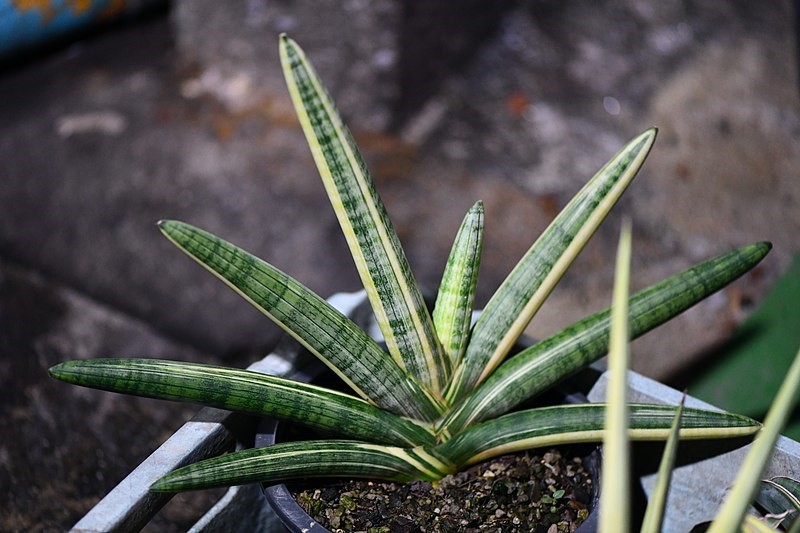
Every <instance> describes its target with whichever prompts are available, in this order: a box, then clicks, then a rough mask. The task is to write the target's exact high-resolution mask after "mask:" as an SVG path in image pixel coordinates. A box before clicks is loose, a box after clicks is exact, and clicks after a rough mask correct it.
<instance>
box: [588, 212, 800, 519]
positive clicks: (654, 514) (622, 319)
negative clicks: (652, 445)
mask: <svg viewBox="0 0 800 533" xmlns="http://www.w3.org/2000/svg"><path fill="white" fill-rule="evenodd" d="M630 255H631V235H630V227H629V226H628V225H626V226H624V227H623V230H622V234H621V236H620V242H619V248H618V251H617V264H616V275H615V283H614V301H613V306H612V315H611V332H610V340H609V354H608V367H609V380H608V389H607V392H606V396H607V401H608V404H607V405H606V428H605V435H604V437H603V451H604V457H603V467H604V469H603V472H604V475H603V476H602V480H601V482H602V487H601V497H600V520H599V527H598V531H599V532H600V533H627V532H628V531H630V530H631V517H632V514H631V497H630V486H631V485H630V479H629V478H630V474H631V467H630V463H631V462H632V461H631V459H632V458H631V450H630V447H629V442H628V440H629V434H628V416H629V415H628V405H627V401H626V393H627V375H628V359H629V353H628V350H629V349H628V338H629V334H628V327H629V325H628V307H627V306H628V301H627V300H628V284H629V279H630ZM798 392H800V352H798V353H797V355H796V356H795V359H794V362H793V363H792V365H791V368H789V370H788V371H787V373H786V377H785V379H784V382H783V384H782V385H781V388H780V390H779V391H778V394H777V396H776V397H775V400H774V402H773V404H772V406H771V407H770V409H769V413H767V416H766V418H765V420H764V426H763V427H762V428H761V430H760V431H759V433H758V435H757V436H756V438H755V441H754V442H753V445H752V447H751V450H750V452H749V453H748V454H747V457H746V458H745V460H744V462H743V464H742V465H741V468H740V469H739V471H738V474H737V475H736V480H735V482H734V483H733V485H732V486H731V488H730V491H729V492H728V493H727V495H726V497H725V499H724V502H723V504H722V506H721V507H720V509H719V510H718V511H717V514H716V517H715V519H714V520H713V522H710V523H709V524H700V525H698V527H696V528H693V529H692V531H695V530H697V529H698V528H702V527H704V526H706V525H707V526H708V529H702V530H703V531H708V532H709V533H736V532H739V531H742V532H746V533H750V532H752V533H760V532H763V533H772V532H774V531H776V530H777V527H778V526H779V525H781V526H783V527H784V530H787V531H790V532H792V533H794V532H797V531H800V521H798V520H796V518H797V513H798V511H800V483H798V482H797V481H795V480H792V479H789V478H786V477H777V478H773V479H770V480H761V476H762V475H763V473H764V470H765V468H766V466H767V463H768V462H769V459H770V457H771V456H772V452H773V450H774V448H775V444H776V442H777V439H778V437H779V436H780V432H781V430H782V429H783V427H784V426H785V425H786V422H787V420H788V418H789V415H790V414H791V412H792V408H793V407H794V404H795V401H796V398H797V394H798ZM684 399H685V396H684ZM684 412H685V408H684V407H683V401H681V405H679V406H678V410H677V412H676V413H675V418H674V420H673V423H672V429H671V430H670V434H669V437H668V438H667V442H666V445H665V447H664V454H663V457H662V459H661V464H660V466H659V469H658V475H657V482H656V485H655V488H654V490H653V493H652V495H651V497H650V499H649V501H648V504H647V508H646V511H645V513H644V517H643V520H642V525H641V529H640V531H641V533H658V532H660V531H662V527H663V526H664V516H665V512H666V510H667V495H668V493H669V484H670V481H671V478H672V469H673V468H674V466H675V458H676V452H677V448H678V440H679V438H680V436H681V434H680V432H681V429H680V428H681V427H682V425H683V424H682V420H683V416H684ZM726 466H728V467H729V466H730V465H726ZM759 487H760V489H761V490H760V491H759ZM709 488H710V489H712V490H714V489H717V490H718V489H719V487H709ZM724 488H727V487H724ZM754 497H755V500H756V501H757V502H758V504H759V505H761V506H762V507H763V508H764V509H765V510H766V511H767V512H768V513H769V512H773V513H774V514H772V515H769V514H768V515H767V516H765V517H764V518H763V519H759V518H756V516H755V515H753V514H749V513H748V512H747V511H748V509H749V507H750V504H751V503H752V502H753V499H754ZM675 511H678V512H680V510H679V509H676V510H675ZM673 527H674V525H673Z"/></svg>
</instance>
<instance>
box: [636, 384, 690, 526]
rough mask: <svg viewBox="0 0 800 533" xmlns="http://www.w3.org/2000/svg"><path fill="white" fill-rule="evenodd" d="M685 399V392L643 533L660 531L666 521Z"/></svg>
mask: <svg viewBox="0 0 800 533" xmlns="http://www.w3.org/2000/svg"><path fill="white" fill-rule="evenodd" d="M685 399H686V395H685V394H684V396H683V398H682V399H681V403H680V404H679V405H678V409H677V410H676V411H675V419H674V420H673V422H672V427H671V428H670V431H669V437H668V438H667V444H666V445H665V446H664V453H663V455H662V456H661V463H660V464H659V466H658V477H657V478H656V486H655V488H654V489H653V493H652V494H651V495H650V499H649V500H648V502H647V510H646V511H645V513H644V520H643V521H642V529H641V533H659V532H660V531H661V528H662V525H663V522H664V510H665V509H666V507H667V497H668V496H669V486H670V482H671V481H672V471H673V469H674V468H675V458H676V457H677V454H678V442H679V441H680V436H679V431H680V427H681V421H682V419H683V409H684V407H683V403H684V400H685Z"/></svg>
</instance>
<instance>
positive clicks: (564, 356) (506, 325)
mask: <svg viewBox="0 0 800 533" xmlns="http://www.w3.org/2000/svg"><path fill="white" fill-rule="evenodd" d="M280 54H281V60H282V64H283V69H284V73H285V76H286V80H287V83H288V86H289V92H290V94H291V98H292V101H293V103H294V106H295V109H296V111H297V114H298V117H299V119H300V123H301V125H302V128H303V131H304V132H305V135H306V138H307V140H308V143H309V145H310V147H311V152H312V155H313V157H314V160H315V162H316V164H317V167H318V169H319V172H320V174H321V176H322V181H323V183H324V184H325V188H326V190H327V193H328V196H329V197H330V200H331V204H332V205H333V208H334V211H335V212H336V215H337V217H338V220H339V223H340V224H341V227H342V230H343V231H344V234H345V237H346V240H347V243H348V245H349V247H350V251H351V253H352V256H353V259H354V261H355V264H356V267H357V269H358V272H359V274H360V276H361V280H362V282H363V285H364V287H365V289H366V293H367V295H368V297H369V301H370V303H371V304H372V308H373V310H374V313H375V316H376V318H377V322H378V324H379V325H380V328H381V332H382V334H383V337H384V339H385V344H386V348H385V349H384V348H382V347H381V346H380V345H379V344H377V343H376V342H375V341H374V340H373V339H372V338H370V336H369V335H367V333H365V332H364V331H362V330H361V329H359V328H358V327H357V326H356V325H355V324H354V323H353V322H351V321H350V320H349V319H348V318H347V317H345V316H344V315H342V314H341V313H340V312H338V311H337V310H335V309H334V308H333V307H332V306H331V305H329V304H328V303H327V302H326V301H325V300H324V299H322V298H320V297H319V296H317V295H316V294H314V293H312V292H311V291H310V290H309V289H307V288H305V287H304V286H303V285H301V284H300V283H298V282H297V281H296V280H294V279H292V278H291V277H289V276H288V275H287V274H284V273H283V272H281V271H279V270H278V269H276V268H275V267H273V266H271V265H270V264H268V263H266V262H264V261H262V260H260V259H258V258H256V257H254V256H252V255H250V254H249V253H247V252H245V251H244V250H241V249H239V248H237V247H236V246H234V245H232V244H230V243H228V242H226V241H224V240H222V239H220V238H218V237H216V236H214V235H212V234H210V233H207V232H205V231H203V230H201V229H198V228H195V227H193V226H190V225H189V224H186V223H183V222H177V221H172V220H169V221H162V222H160V224H159V226H160V229H161V231H162V232H163V233H164V234H165V235H166V237H167V238H168V239H170V240H171V241H172V242H173V243H175V245H177V246H178V247H179V248H180V249H181V250H183V251H184V252H186V253H187V254H188V255H189V256H190V257H192V258H193V259H195V260H196V261H198V262H199V263H200V264H202V265H203V266H204V267H206V268H207V269H208V270H209V271H211V272H212V273H213V274H214V275H216V276H218V277H219V278H220V279H222V280H223V281H224V282H225V283H227V284H228V285H229V286H230V287H232V288H233V289H234V290H235V291H237V292H238V293H239V294H241V295H242V296H243V297H244V298H245V299H247V300H248V301H249V302H250V303H252V304H253V305H254V306H256V307H257V308H258V309H259V310H261V311H262V312H263V313H264V314H266V315H267V316H268V317H269V318H271V319H272V320H273V321H274V322H275V323H277V324H278V325H279V326H281V327H282V328H284V329H285V330H286V331H287V332H288V333H289V334H290V335H291V336H293V337H294V338H296V339H297V340H298V341H299V342H300V343H301V344H302V345H303V346H304V347H305V348H307V349H308V350H309V351H310V352H311V353H313V354H314V355H315V356H317V357H318V358H320V359H321V360H322V361H323V362H324V363H325V364H326V365H327V366H328V367H330V369H331V370H332V371H333V372H335V373H336V374H337V375H338V376H339V377H341V378H342V380H343V381H344V382H345V383H346V384H347V385H348V386H349V387H350V389H352V390H351V392H350V393H344V392H338V391H334V390H328V389H325V388H321V387H318V386H315V385H311V384H306V383H298V382H294V381H291V380H287V379H282V378H278V377H273V376H267V375H262V374H258V373H255V372H248V371H245V370H237V369H231V368H221V367H216V366H205V365H198V364H190V363H184V362H175V361H164V360H152V359H99V360H80V361H69V362H65V363H61V364H59V365H56V366H55V367H53V368H52V369H50V373H51V375H52V376H54V377H56V378H58V379H61V380H64V381H67V382H70V383H75V384H78V385H84V386H88V387H94V388H99V389H104V390H111V391H116V392H123V393H128V394H135V395H140V396H147V397H153V398H162V399H167V400H178V401H189V402H196V403H199V404H204V405H208V406H214V407H219V408H223V409H230V410H235V411H241V412H245V413H251V414H255V415H264V416H271V417H275V418H278V419H283V420H290V421H294V422H299V423H302V424H305V425H306V426H310V427H312V428H317V429H319V430H322V431H323V432H324V433H326V434H331V433H333V434H336V435H339V436H341V439H335V440H327V439H326V440H305V441H302V442H286V443H281V444H276V445H274V446H270V447H267V448H261V449H251V450H244V451H239V452H235V453H230V454H228V455H225V456H222V457H218V458H213V459H210V460H206V461H202V462H199V463H196V464H193V465H189V466H187V467H184V468H180V469H178V470H176V471H174V472H172V473H170V474H168V475H167V476H165V477H163V478H162V479H161V480H159V481H158V482H156V483H155V484H154V485H153V486H152V490H156V491H180V490H187V489H198V488H205V487H216V486H223V485H238V484H243V483H249V482H256V481H261V482H269V483H272V482H280V481H284V480H288V479H293V478H299V477H314V476H318V477H322V476H336V477H361V478H375V479H385V480H397V481H409V480H416V479H425V480H437V479H440V478H442V477H443V476H445V475H447V474H449V473H452V472H455V471H457V470H459V469H461V468H463V467H465V466H467V465H470V464H473V463H476V462H479V461H482V460H484V459H487V458H490V457H493V456H497V455H500V454H505V453H509V452H514V451H517V450H524V449H529V448H536V447H541V446H551V445H557V444H566V443H578V442H599V441H600V440H601V439H602V435H603V427H604V406H603V405H568V406H552V407H544V408H533V409H524V410H519V407H518V406H520V404H521V403H523V402H525V401H526V400H528V399H530V398H532V397H534V396H536V395H538V394H540V393H541V392H543V391H545V390H546V389H548V388H549V387H551V386H552V385H554V384H555V383H557V382H559V381H561V380H562V379H564V378H565V377H566V376H569V375H570V374H573V373H575V372H577V371H578V370H580V369H581V368H583V367H585V366H586V365H588V364H590V363H592V362H593V361H595V360H597V359H598V358H600V357H602V356H604V355H605V354H606V352H607V350H608V339H609V311H602V312H599V313H596V314H593V315H591V316H589V317H587V318H585V319H583V320H581V321H579V322H577V323H575V324H573V325H572V326H570V327H568V328H566V329H564V330H563V331H561V332H560V333H557V334H556V335H553V336H552V337H550V338H547V339H545V340H542V341H541V342H538V343H536V344H534V345H533V346H530V347H528V348H526V349H524V350H522V351H521V352H519V353H516V354H514V355H513V356H511V357H508V356H509V352H510V351H511V349H512V347H513V346H514V344H515V341H516V340H517V338H518V337H519V336H520V334H521V333H522V331H523V329H524V328H525V327H526V325H527V324H528V322H529V321H530V320H531V318H532V317H533V316H534V314H535V313H536V311H537V310H538V309H539V307H540V306H541V305H542V303H543V302H544V300H545V299H546V298H547V296H548V294H549V293H550V291H551V290H552V289H553V287H554V286H555V285H556V283H558V281H559V279H560V278H561V276H562V275H563V273H564V272H565V270H566V269H567V267H568V266H569V265H570V264H571V262H572V261H573V259H574V258H575V257H576V255H577V254H578V252H579V251H580V250H581V249H582V248H583V246H584V245H585V244H586V242H587V241H588V239H589V238H590V237H591V235H592V234H593V233H594V231H595V230H596V229H597V227H598V225H599V224H600V222H601V221H602V220H603V219H604V218H605V216H606V215H607V214H608V212H609V210H610V209H611V208H612V206H613V205H614V204H615V203H616V201H617V200H618V199H619V197H620V196H621V195H622V193H623V191H624V190H625V189H626V188H627V187H628V185H629V184H630V183H631V181H632V180H633V178H634V176H635V175H636V173H637V171H638V170H639V168H640V167H641V166H642V164H643V162H644V160H645V158H646V156H647V154H648V152H649V151H650V148H651V147H652V145H653V142H654V140H655V137H656V131H655V130H654V129H650V130H647V131H645V132H644V133H642V134H640V135H638V136H637V137H635V138H634V139H633V140H632V141H630V142H629V143H628V144H627V145H626V146H625V147H624V148H622V150H621V151H620V152H619V153H618V154H616V155H615V156H614V157H612V158H611V160H610V161H609V162H608V163H606V165H605V166H603V167H602V168H601V169H600V170H599V171H598V172H597V174H596V175H595V176H594V177H593V178H592V179H591V180H590V181H589V182H588V183H587V184H586V185H585V186H584V187H583V188H582V189H581V190H580V191H579V192H578V193H577V195H576V196H575V197H574V198H573V199H572V200H571V201H570V202H569V204H568V205H567V206H566V207H565V208H564V210H563V211H562V212H561V213H560V214H559V215H558V216H557V217H556V219H555V220H554V221H553V222H552V224H551V225H550V226H549V227H548V228H547V229H546V230H545V232H544V233H543V234H542V235H541V236H540V237H539V238H538V240H536V242H535V243H534V244H533V245H532V246H531V248H530V249H529V250H528V252H527V253H526V254H525V255H524V256H523V257H522V259H521V260H520V261H519V263H518V264H517V266H516V267H515V268H514V270H513V271H512V272H511V274H510V275H509V276H508V278H507V279H506V280H505V281H504V282H503V283H502V285H501V286H500V287H499V289H498V290H497V292H496V293H495V294H494V296H493V297H492V298H491V299H490V301H489V302H488V303H487V304H486V306H485V308H484V309H483V311H482V313H481V314H480V316H479V318H478V319H477V321H476V322H475V323H474V325H473V324H472V323H471V317H472V312H473V300H474V296H475V286H476V277H477V273H478V266H479V263H480V257H481V242H482V236H483V218H484V210H483V206H482V204H481V203H480V202H478V203H476V204H475V205H474V206H473V207H472V208H471V209H470V210H469V212H468V213H467V215H466V217H465V219H464V222H463V224H462V226H461V228H460V229H459V231H458V234H457V235H456V238H455V243H454V244H453V247H452V251H451V252H450V256H449V258H448V260H447V265H446V267H445V269H444V275H443V279H442V283H441V287H440V288H439V292H438V297H437V299H436V303H435V307H434V308H433V313H432V314H431V313H430V312H429V311H428V308H427V307H426V305H425V302H424V300H423V298H422V295H421V292H420V289H419V287H418V286H417V283H416V281H415V280H414V277H413V275H412V273H411V268H410V267H409V264H408V262H407V259H406V256H405V254H404V252H403V249H402V247H401V246H400V242H399V239H398V237H397V235H396V233H395V231H394V229H393V227H392V224H391V222H390V221H389V219H388V217H387V214H386V210H385V208H384V206H383V204H382V203H381V201H380V199H379V197H378V195H377V193H376V191H375V187H374V185H373V183H372V181H371V179H370V176H369V173H368V171H367V168H366V166H365V164H364V162H363V160H362V158H361V155H360V154H359V151H358V148H357V147H356V145H355V142H354V141H353V138H352V137H351V135H350V133H349V131H348V130H347V128H346V127H345V126H344V124H343V123H342V120H341V119H340V117H339V115H338V113H337V111H336V109H335V108H334V104H333V102H332V101H331V98H330V97H329V96H328V94H327V93H326V91H325V89H324V87H323V85H322V82H321V81H320V80H319V78H318V77H317V75H316V74H315V72H314V70H313V69H312V67H311V65H310V64H309V62H308V61H307V60H306V58H305V56H304V54H303V52H302V50H301V49H300V48H299V47H298V45H297V44H296V43H295V42H293V41H292V40H291V39H289V38H288V37H286V36H282V37H281V38H280ZM769 249H770V245H769V244H768V243H756V244H751V245H749V246H745V247H743V248H740V249H738V250H734V251H732V252H730V253H727V254H724V255H721V256H719V257H716V258H713V259H710V260H708V261H705V262H703V263H701V264H699V265H697V266H695V267H693V268H691V269H689V270H686V271H684V272H682V273H680V274H677V275H675V276H673V277H670V278H668V279H665V280H663V281H662V282H660V283H658V284H656V285H653V286H651V287H649V288H647V289H645V290H643V291H641V292H639V293H637V294H635V295H633V296H632V297H631V298H630V299H629V301H628V318H629V324H630V334H631V336H634V337H635V336H638V335H641V334H643V333H645V332H647V331H648V330H650V329H652V328H654V327H656V326H658V325H660V324H662V323H663V322H665V321H667V320H669V319H670V318H672V317H674V316H675V315H677V314H679V313H681V312H682V311H684V310H685V309H687V308H688V307H690V306H692V305H693V304H695V303H696V302H698V301H699V300H701V299H703V298H705V297H706V296H708V295H710V294H712V293H713V292H715V291H717V290H719V289H720V288H722V287H724V286H725V285H726V284H728V283H730V282H731V281H733V280H734V279H736V278H737V277H739V276H741V275H742V274H743V273H745V272H747V271H748V270H749V269H750V268H752V267H753V266H754V265H756V264H757V263H758V262H759V261H760V260H761V259H762V258H763V257H764V256H765V255H766V253H767V252H768V251H769ZM515 409H517V410H515ZM675 412H676V408H675V407H664V406H653V405H631V406H629V423H630V435H631V437H632V438H634V439H639V440H653V439H665V438H666V437H667V436H668V434H669V432H670V426H671V425H672V421H673V418H674V416H675ZM758 428H759V424H758V423H756V422H754V421H753V420H751V419H749V418H746V417H744V416H739V415H734V414H727V413H717V412H707V411H702V410H698V409H689V408H686V409H684V410H683V413H682V423H681V429H680V435H681V437H683V438H716V437H734V436H741V435H749V434H752V433H754V432H756V431H757V430H758Z"/></svg>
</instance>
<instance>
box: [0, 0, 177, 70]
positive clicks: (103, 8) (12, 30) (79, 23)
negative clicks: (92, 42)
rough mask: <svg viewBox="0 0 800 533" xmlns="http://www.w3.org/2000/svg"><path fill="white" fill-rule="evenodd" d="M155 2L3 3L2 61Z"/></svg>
mask: <svg viewBox="0 0 800 533" xmlns="http://www.w3.org/2000/svg"><path fill="white" fill-rule="evenodd" d="M159 3H163V2H158V1H156V0H0V58H3V59H8V58H10V57H13V56H14V54H17V53H19V52H21V51H24V50H27V49H30V48H32V47H35V46H38V45H40V44H43V43H46V42H48V41H52V40H54V39H59V38H63V37H66V36H69V35H71V34H79V33H80V31H81V30H85V29H87V28H90V27H93V26H96V25H99V24H103V23H106V22H110V21H113V20H117V19H119V18H120V17H123V16H125V15H129V14H132V13H137V12H139V11H141V10H142V9H143V8H145V7H148V6H152V5H155V4H159Z"/></svg>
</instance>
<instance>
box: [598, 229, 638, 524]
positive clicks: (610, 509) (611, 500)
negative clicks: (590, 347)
mask: <svg viewBox="0 0 800 533" xmlns="http://www.w3.org/2000/svg"><path fill="white" fill-rule="evenodd" d="M630 262H631V227H630V223H629V222H626V223H625V224H623V227H622V231H621V233H620V238H619V247H618V248H617V264H616V270H615V274H614V298H613V302H612V304H611V333H610V339H609V347H608V373H609V379H608V390H607V391H606V412H605V421H606V422H605V430H604V432H603V475H602V476H601V478H600V481H601V486H600V523H599V528H598V531H600V532H601V533H609V532H617V533H627V532H628V531H629V529H630V512H631V503H630V472H631V464H630V462H631V461H630V453H631V452H630V442H629V441H628V401H627V399H626V395H627V391H628V359H629V358H630V354H629V350H628V341H629V339H628V296H629V292H628V287H629V285H630V277H631V276H630V271H631V266H630Z"/></svg>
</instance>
